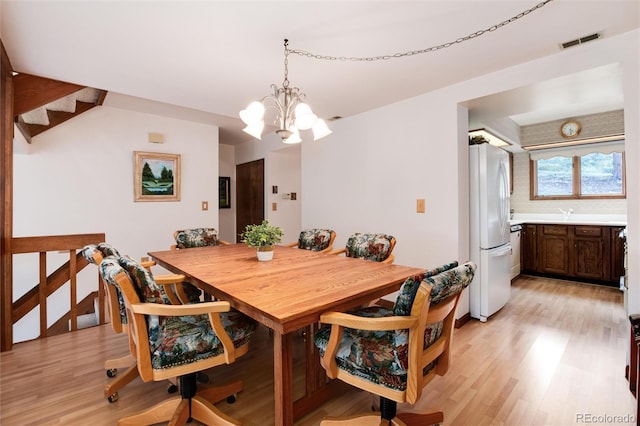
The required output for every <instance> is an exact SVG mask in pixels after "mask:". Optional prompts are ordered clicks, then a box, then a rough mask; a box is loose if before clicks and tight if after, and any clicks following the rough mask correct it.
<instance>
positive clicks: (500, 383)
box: [0, 276, 636, 426]
mask: <svg viewBox="0 0 640 426" xmlns="http://www.w3.org/2000/svg"><path fill="white" fill-rule="evenodd" d="M512 289H513V293H512V299H511V301H510V303H509V304H508V305H507V306H505V307H504V308H503V309H502V310H501V311H499V312H498V313H497V314H495V315H494V316H493V317H491V318H490V319H489V321H488V322H487V323H480V322H479V321H476V320H472V321H470V322H469V323H467V324H466V325H465V326H464V327H462V328H460V329H458V330H456V332H455V338H454V351H453V363H452V366H451V369H450V370H449V373H448V374H447V375H446V376H444V377H438V378H436V379H435V380H434V381H433V382H431V383H430V384H429V385H427V388H426V389H425V392H424V394H423V398H422V399H421V401H419V402H418V403H417V404H416V405H415V406H414V407H413V408H411V407H401V408H400V410H407V411H412V410H414V411H419V410H420V409H422V408H433V407H438V408H441V409H442V410H443V411H444V413H445V420H444V425H573V424H580V423H587V421H586V420H587V419H588V417H587V416H609V418H608V420H609V421H608V422H600V423H609V424H611V423H615V424H635V414H636V413H635V399H634V398H633V396H632V395H631V393H630V392H629V390H628V384H627V381H626V379H625V377H624V369H625V365H626V356H627V355H626V352H627V345H628V333H629V330H628V320H627V318H626V315H625V313H624V309H623V301H622V293H621V292H620V291H619V290H617V289H613V288H606V287H600V286H594V285H588V284H580V283H574V282H570V281H563V280H554V279H547V278H539V277H527V276H521V277H519V278H517V279H516V280H515V281H514V282H513V287H512ZM297 339H298V340H299V342H298V343H300V344H301V343H302V339H303V337H302V335H299V336H297ZM301 350H302V348H300V354H299V356H297V359H302V358H303V357H302V352H301ZM126 353H127V344H126V337H125V336H123V335H116V334H114V333H113V331H112V330H111V328H110V326H108V325H107V326H100V327H93V328H90V329H85V330H81V331H78V332H76V333H69V334H64V335H60V336H54V337H50V338H48V339H43V340H36V341H31V342H25V343H20V344H17V345H15V346H14V349H13V350H12V351H11V352H5V353H2V354H0V424H1V425H3V426H17V425H20V426H23V425H89V424H91V425H114V424H116V422H117V419H118V418H120V417H123V416H125V415H127V414H129V413H133V412H136V411H139V410H141V409H143V408H146V407H148V406H150V405H152V404H155V403H156V402H159V401H161V400H163V399H165V398H166V397H168V394H167V392H166V388H167V384H166V382H159V383H143V382H142V381H141V380H140V379H139V378H138V379H136V380H134V381H133V382H132V383H130V384H129V385H127V386H126V387H125V388H124V389H122V390H121V391H120V398H119V400H118V401H117V402H115V403H113V404H110V403H108V402H107V400H106V399H105V398H104V397H103V387H104V385H105V383H107V381H108V380H110V379H108V378H107V377H106V375H105V373H104V370H103V363H104V360H105V359H108V358H115V357H119V356H122V355H125V354H126ZM303 368H305V367H304V365H302V364H297V365H296V370H297V371H298V372H299V371H301V370H302V369H303ZM207 373H208V374H209V376H210V378H211V381H210V383H211V384H213V383H215V382H216V381H218V382H219V381H223V380H225V378H228V379H235V378H237V377H240V378H242V380H243V381H244V391H243V392H241V393H240V394H239V395H238V399H237V401H236V403H234V404H228V403H226V402H222V403H220V404H218V406H219V407H220V409H221V410H223V411H224V412H226V413H227V414H229V415H231V416H232V417H235V418H237V419H240V420H241V421H242V422H243V424H244V425H248V426H265V425H270V424H273V420H272V419H273V368H272V347H271V336H270V335H269V333H268V331H267V330H266V329H265V328H260V331H259V333H258V335H257V336H256V338H255V339H254V341H253V342H252V350H251V351H250V353H249V354H247V355H245V356H244V357H242V358H240V359H238V360H237V361H236V363H234V364H232V365H229V366H222V367H217V368H215V369H212V370H209V371H208V372H207ZM298 376H301V375H300V374H298ZM303 386H304V384H303V383H302V382H301V381H297V383H296V392H300V391H301V390H302V389H303ZM371 402H372V399H371V397H370V395H368V394H366V393H364V392H361V391H358V390H355V389H354V390H349V391H348V392H347V393H345V394H343V395H342V396H340V397H337V398H334V399H333V400H331V401H329V402H327V403H325V404H324V405H322V406H319V407H317V409H316V410H314V411H313V412H311V413H309V414H308V415H307V416H305V417H304V418H302V419H300V420H299V421H297V422H296V425H300V426H311V425H318V424H319V423H320V421H321V419H322V418H324V417H325V416H327V415H349V414H355V413H359V412H366V411H367V410H369V407H370V405H371ZM614 416H619V417H614ZM591 419H593V417H591ZM612 419H613V421H612ZM626 420H628V421H626ZM591 423H593V421H592V422H591Z"/></svg>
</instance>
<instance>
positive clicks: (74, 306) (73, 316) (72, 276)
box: [69, 249, 78, 331]
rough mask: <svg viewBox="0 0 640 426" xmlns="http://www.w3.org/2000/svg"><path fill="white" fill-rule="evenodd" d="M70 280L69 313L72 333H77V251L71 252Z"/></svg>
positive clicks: (72, 250)
mask: <svg viewBox="0 0 640 426" xmlns="http://www.w3.org/2000/svg"><path fill="white" fill-rule="evenodd" d="M69 274H70V276H69V278H70V282H71V283H70V284H71V288H70V291H69V293H70V297H71V300H70V309H69V312H70V314H71V331H76V330H77V329H78V306H77V303H78V301H77V299H78V294H77V293H78V292H77V281H76V251H75V249H71V250H69Z"/></svg>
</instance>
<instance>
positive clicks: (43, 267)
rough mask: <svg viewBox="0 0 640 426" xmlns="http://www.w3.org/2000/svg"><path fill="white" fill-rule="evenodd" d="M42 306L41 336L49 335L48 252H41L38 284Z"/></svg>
mask: <svg viewBox="0 0 640 426" xmlns="http://www.w3.org/2000/svg"><path fill="white" fill-rule="evenodd" d="M38 305H39V306H40V337H41V338H42V337H47V252H46V251H41V252H40V284H38Z"/></svg>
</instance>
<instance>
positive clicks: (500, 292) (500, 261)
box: [469, 143, 511, 322]
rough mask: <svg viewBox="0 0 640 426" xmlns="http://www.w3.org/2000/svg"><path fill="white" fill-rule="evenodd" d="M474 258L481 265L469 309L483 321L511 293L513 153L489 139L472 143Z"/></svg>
mask: <svg viewBox="0 0 640 426" xmlns="http://www.w3.org/2000/svg"><path fill="white" fill-rule="evenodd" d="M469 194H470V238H469V243H470V260H471V261H472V262H475V263H476V265H478V269H477V270H476V273H475V276H474V278H473V281H472V282H471V285H470V287H469V310H470V315H471V317H472V318H477V319H479V320H480V321H482V322H485V321H487V319H488V318H489V317H490V316H491V315H493V314H495V313H496V312H497V311H499V310H500V309H501V308H502V307H503V306H504V305H506V304H507V302H508V301H509V298H510V297H511V243H510V224H509V154H508V153H507V152H506V151H504V150H502V149H500V148H497V147H495V146H493V145H490V144H488V143H484V144H480V145H471V146H469Z"/></svg>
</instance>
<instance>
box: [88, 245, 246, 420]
mask: <svg viewBox="0 0 640 426" xmlns="http://www.w3.org/2000/svg"><path fill="white" fill-rule="evenodd" d="M99 269H100V275H101V277H102V279H103V280H104V282H106V283H107V284H108V285H110V286H114V287H117V288H118V289H119V290H120V292H121V293H122V295H123V298H124V301H125V306H126V310H127V316H128V318H129V320H130V321H129V327H130V328H131V332H130V333H129V343H130V346H131V347H132V348H135V354H136V358H137V362H138V371H139V373H140V377H141V379H142V380H143V381H145V382H148V381H159V380H164V379H167V378H170V377H176V376H177V377H178V378H179V382H180V386H179V388H180V397H174V398H171V399H168V400H165V401H163V402H161V403H159V404H157V405H155V406H153V407H151V408H149V409H147V410H144V411H142V412H140V413H137V414H133V415H130V416H127V417H126V418H123V419H120V421H119V422H118V424H120V425H139V424H155V423H160V422H166V421H170V424H184V423H185V422H186V421H188V420H190V419H191V418H193V419H195V420H197V421H199V422H201V423H204V424H239V422H237V421H235V420H233V419H231V418H230V417H229V416H227V415H226V414H224V413H222V412H221V411H220V410H219V409H218V408H217V407H215V406H214V405H213V404H215V403H217V402H218V401H221V400H223V399H225V398H226V399H227V401H228V402H233V401H235V395H236V394H237V393H238V392H240V391H241V390H242V382H240V381H234V382H232V383H229V384H225V385H224V386H220V387H208V388H206V389H203V390H202V391H198V390H197V381H196V374H197V373H198V372H201V371H203V370H206V369H209V368H211V367H215V366H217V365H222V364H230V363H233V362H234V361H235V360H236V358H238V357H240V356H242V355H244V354H246V353H247V351H248V348H249V342H250V340H251V336H252V335H253V333H254V331H255V330H256V326H257V323H256V322H255V321H254V320H252V319H251V318H249V317H247V316H245V315H243V314H241V313H240V312H238V311H235V310H233V309H231V307H230V305H229V302H222V301H216V302H205V303H197V304H191V305H170V304H169V301H168V298H167V297H166V294H164V289H163V288H162V286H160V285H158V284H157V283H156V282H155V280H154V278H153V275H152V273H151V272H150V271H149V270H147V269H145V268H144V267H142V266H141V265H140V264H139V263H138V262H136V261H135V260H133V259H130V258H127V257H120V258H115V257H107V258H105V259H104V260H103V261H102V262H101V263H100V268H99Z"/></svg>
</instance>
